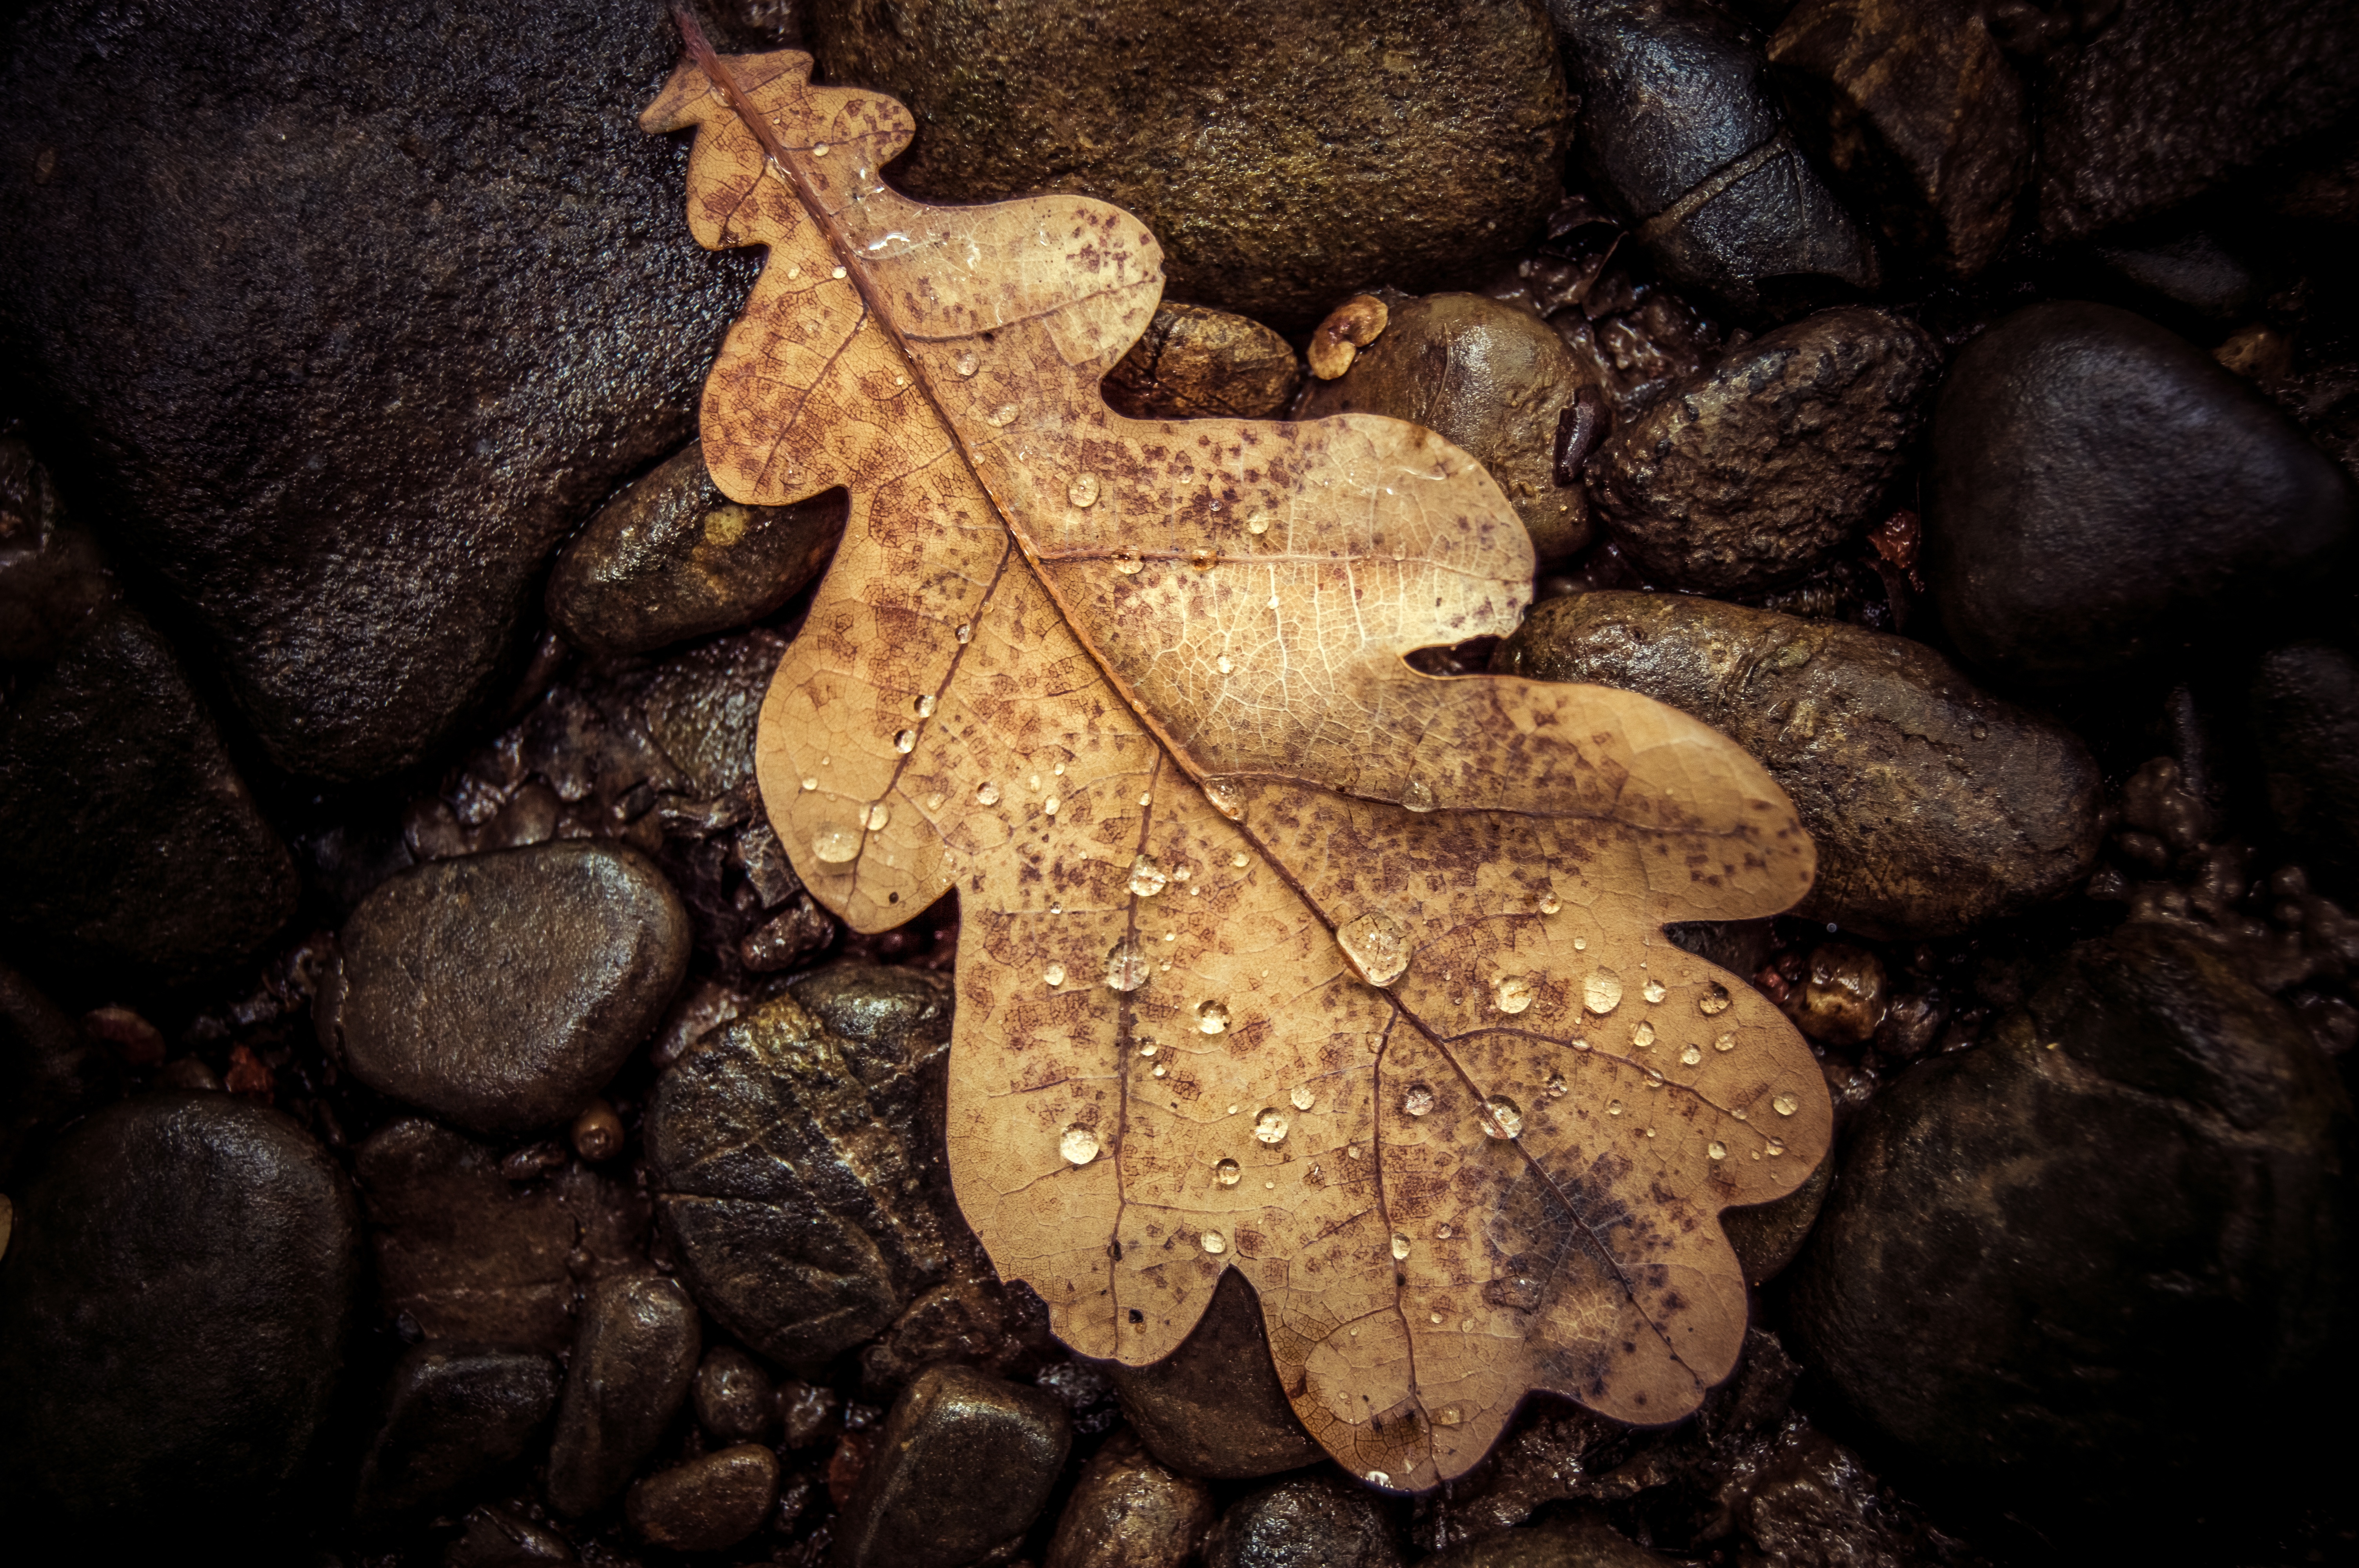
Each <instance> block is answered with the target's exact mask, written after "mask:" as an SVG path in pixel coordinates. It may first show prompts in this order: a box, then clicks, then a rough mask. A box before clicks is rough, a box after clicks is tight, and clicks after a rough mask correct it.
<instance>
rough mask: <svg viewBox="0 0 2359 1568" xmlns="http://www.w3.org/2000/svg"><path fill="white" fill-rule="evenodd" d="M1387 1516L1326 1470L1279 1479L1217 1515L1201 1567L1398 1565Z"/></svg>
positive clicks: (1365, 1494) (1371, 1497)
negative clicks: (1283, 1479)
mask: <svg viewBox="0 0 2359 1568" xmlns="http://www.w3.org/2000/svg"><path fill="white" fill-rule="evenodd" d="M1400 1563H1401V1549H1400V1543H1399V1541H1397V1539H1396V1535H1395V1531H1394V1529H1393V1523H1392V1520H1391V1519H1387V1518H1386V1515H1385V1510H1384V1509H1383V1508H1382V1506H1380V1505H1379V1504H1378V1503H1377V1501H1376V1498H1375V1494H1374V1493H1372V1492H1370V1491H1368V1490H1367V1489H1366V1488H1365V1487H1355V1486H1352V1485H1349V1484H1347V1483H1345V1482H1343V1481H1339V1480H1335V1479H1332V1478H1330V1477H1327V1476H1305V1477H1303V1478H1301V1479H1299V1480H1290V1481H1280V1482H1279V1483H1278V1484H1277V1485H1276V1486H1274V1487H1265V1488H1263V1489H1262V1490H1260V1491H1258V1492H1256V1493H1254V1494H1253V1495H1252V1496H1250V1497H1247V1498H1244V1499H1242V1500H1240V1501H1238V1502H1235V1503H1232V1504H1231V1505H1230V1506H1229V1509H1228V1510H1227V1511H1226V1512H1225V1513H1223V1514H1222V1515H1221V1521H1220V1523H1219V1524H1217V1525H1215V1526H1214V1527H1213V1529H1212V1536H1211V1538H1210V1539H1209V1540H1207V1541H1205V1543H1204V1568H1399V1565H1400Z"/></svg>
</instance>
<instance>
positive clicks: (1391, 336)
mask: <svg viewBox="0 0 2359 1568" xmlns="http://www.w3.org/2000/svg"><path fill="white" fill-rule="evenodd" d="M1602 379H1603V378H1602V377H1601V376H1598V375H1596V374H1595V373H1584V372H1583V367H1582V364H1581V362H1579V361H1578V360H1576V359H1575V358H1574V357H1573V355H1572V353H1571V351H1570V350H1569V349H1567V348H1566V347H1565V344H1564V341H1563V340H1562V339H1561V338H1560V337H1559V336H1558V335H1557V334H1556V333H1555V332H1553V331H1550V330H1549V328H1548V325H1547V324H1546V323H1545V322H1543V321H1539V320H1535V319H1533V317H1532V316H1531V314H1530V313H1529V312H1528V311H1525V310H1518V309H1517V308H1514V307H1512V306H1508V305H1503V304H1500V303H1498V302H1496V301H1495V300H1491V299H1486V298H1484V297H1482V296H1481V295H1478V294H1437V295H1434V296H1432V297H1429V298H1425V299H1416V300H1410V301H1408V302H1406V303H1404V304H1402V305H1400V306H1398V307H1397V308H1393V309H1392V310H1390V311H1389V312H1388V319H1387V320H1386V325H1385V329H1384V331H1383V333H1382V334H1381V335H1380V336H1378V337H1377V338H1376V340H1375V341H1374V342H1372V343H1370V344H1369V345H1368V346H1367V347H1365V348H1364V349H1361V350H1359V351H1358V352H1357V353H1356V354H1355V355H1354V357H1353V360H1352V362H1351V368H1350V369H1349V370H1347V371H1345V372H1344V373H1343V375H1342V377H1340V378H1339V379H1336V380H1333V381H1325V382H1320V383H1318V384H1314V385H1313V386H1312V387H1311V389H1310V395H1309V396H1308V397H1306V398H1304V399H1303V403H1302V407H1301V410H1300V415H1301V417H1303V418H1305V419H1317V418H1321V417H1324V416H1327V415H1330V414H1353V413H1358V414H1384V415H1389V416H1392V417H1393V418H1396V419H1406V420H1408V421H1409V423H1411V424H1413V425H1423V426H1425V427H1427V428H1429V429H1432V430H1438V431H1440V433H1441V434H1442V435H1444V436H1446V437H1448V438H1450V439H1451V441H1452V442H1454V443H1456V444H1457V445H1458V446H1460V447H1462V448H1463V449H1465V450H1466V451H1467V452H1468V453H1469V454H1471V455H1472V456H1473V458H1474V459H1475V460H1477V461H1479V462H1480V463H1482V465H1483V466H1484V468H1485V469H1487V470H1490V474H1491V477H1492V478H1493V479H1495V480H1496V481H1498V482H1499V488H1500V489H1501V490H1503V491H1505V492H1506V495H1507V500H1508V501H1509V503H1512V504H1513V505H1514V507H1515V509H1516V515H1517V516H1518V517H1521V518H1522V519H1523V520H1524V527H1525V528H1526V529H1527V531H1528V532H1529V533H1530V534H1531V536H1532V549H1533V552H1534V553H1535V554H1536V555H1538V556H1539V557H1542V558H1543V559H1547V558H1549V557H1558V556H1565V555H1570V554H1571V552H1573V551H1575V550H1577V549H1579V548H1581V546H1583V545H1586V544H1587V543H1589V536H1590V532H1591V529H1590V523H1589V517H1588V509H1587V507H1586V506H1585V505H1584V504H1583V498H1582V492H1581V491H1580V488H1579V487H1578V486H1577V485H1574V484H1571V483H1568V482H1564V481H1560V479H1559V477H1558V474H1557V459H1556V454H1557V449H1558V442H1557V431H1558V427H1559V426H1560V425H1561V424H1562V423H1564V421H1565V420H1566V418H1567V417H1568V416H1571V417H1576V418H1577V417H1579V414H1578V411H1577V410H1576V408H1575V403H1576V399H1577V398H1579V397H1581V396H1583V395H1586V396H1587V397H1588V398H1589V399H1590V401H1591V403H1592V404H1593V406H1595V405H1599V404H1602V398H1601V397H1600V395H1599V393H1598V387H1597V383H1598V382H1599V381H1601V380H1602Z"/></svg>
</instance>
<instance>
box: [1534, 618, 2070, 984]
mask: <svg viewBox="0 0 2359 1568" xmlns="http://www.w3.org/2000/svg"><path fill="white" fill-rule="evenodd" d="M1492 667H1493V668H1494V669H1496V670H1499V671H1502V672H1504V673H1506V674H1510V675H1522V676H1530V677H1532V678H1534V679H1537V680H1570V681H1593V682H1596V683H1598V684H1599V685H1602V686H1613V687H1622V688H1623V689H1625V690H1627V691H1636V692H1643V693H1645V694H1646V695H1647V696H1648V697H1653V698H1655V699H1656V700H1657V701H1658V702H1667V703H1669V704H1670V705H1671V706H1672V707H1673V708H1678V709H1680V711H1681V712H1683V713H1689V714H1692V715H1693V716H1694V717H1696V718H1698V719H1702V720H1703V721H1704V722H1705V723H1707V724H1710V725H1712V726H1713V727H1714V728H1716V729H1719V730H1723V731H1725V732H1726V733H1727V734H1728V735H1729V736H1730V737H1731V738H1733V739H1734V741H1736V742H1737V743H1738V744H1739V745H1741V746H1743V747H1744V748H1745V750H1746V751H1748V752H1752V753H1753V755H1754V756H1755V757H1756V758H1757V759H1758V760H1759V761H1760V762H1761V763H1762V765H1763V766H1764V767H1766V768H1767V769H1768V770H1769V774H1770V776H1771V777H1772V778H1774V779H1776V780H1777V784H1778V786H1779V787H1780V788H1782V789H1784V790H1785V792H1786V793H1787V795H1789V796H1790V797H1792V799H1793V802H1794V807H1795V810H1796V811H1797V812H1798V813H1799V814H1800V816H1801V819H1802V824H1803V826H1804V827H1808V828H1809V829H1810V836H1811V838H1813V839H1814V840H1815V841H1816V843H1817V845H1818V853H1819V868H1818V880H1817V881H1815V882H1813V883H1812V884H1811V887H1810V893H1809V895H1808V896H1807V897H1806V898H1805V899H1804V900H1803V902H1802V903H1801V904H1800V905H1799V906H1798V911H1799V913H1800V914H1805V915H1807V916H1809V917H1810V918H1812V919H1816V920H1836V921H1841V922H1842V923H1843V925H1846V926H1848V927H1850V928H1852V929H1854V930H1857V931H1860V932H1863V933H1864V934H1866V935H1891V936H1930V935H1952V934H1955V933H1958V932H1962V931H1964V930H1966V929H1968V928H1969V927H1971V926H1973V925H1976V924H1978V923H1979V922H1982V921H1984V920H1989V919H1992V918H1994V917H1995V916H1999V915H2004V914H2018V913H2021V912H2022V911H2024V910H2027V909H2030V908H2033V907H2035V906H2037V905H2038V904H2040V903H2045V902H2047V901H2048V900H2049V899H2053V898H2056V897H2058V896H2060V894H2062V893H2063V892H2065V891H2066V890H2067V889H2068V888H2070V887H2071V886H2072V885H2073V884H2074V883H2075V882H2077V881H2079V880H2080V879H2081V878H2082V877H2085V876H2086V875H2088V873H2089V871H2090V868H2091V867H2092V865H2093V863H2094V862H2095V860H2096V854H2097V841H2098V834H2097V812H2098V808H2099V807H2100V806H2102V805H2103V804H2104V792H2103V783H2104V781H2103V779H2102V778H2101V776H2100V775H2099V773H2098V772H2097V764H2096V762H2095V759H2093V757H2091V756H2090V755H2089V751H2088V748H2087V747H2085V746H2084V745H2082V743H2081V741H2080V739H2079V738H2078V737H2077V736H2075V735H2073V734H2072V732H2071V730H2066V729H2064V728H2063V727H2062V726H2060V725H2059V724H2056V723H2054V722H2052V721H2050V720H2048V719H2040V718H2038V717H2037V716H2035V715H2033V714H2030V713H2027V712H2026V711H2024V710H2023V709H2022V708H2017V707H2016V706H2015V705H2014V704H2012V703H2008V702H2002V701H2000V700H1999V699H1997V698H1996V697H1990V696H1988V695H1986V694H1984V692H1982V691H1980V690H1977V689H1976V688H1975V687H1974V686H1973V684H1972V683H1971V682H1969V681H1968V680H1967V679H1966V678H1965V676H1962V675H1961V674H1960V673H1959V672H1958V670H1957V668H1956V667H1955V666H1954V665H1951V663H1950V662H1949V661H1948V660H1946V659H1944V658H1942V657H1941V656H1940V654H1936V653H1935V652H1933V650H1931V649H1930V648H1928V647H1926V646H1925V645H1924V644H1923V643H1915V642H1910V641H1908V639H1906V638H1901V637H1892V636H1886V634H1884V633H1880V632H1869V631H1864V630H1862V629H1861V628H1858V627H1855V626H1846V625H1843V624H1841V623H1840V622H1819V621H1804V620H1801V619H1800V618H1799V617H1797V616H1791V615H1780V614H1777V613H1776V612H1775V611H1767V610H1747V609H1745V608H1743V607H1741V606H1738V605H1734V604H1723V603H1719V602H1717V601H1715V600H1707V599H1691V598H1688V597H1686V596H1684V595H1678V594H1650V593H1619V592H1614V593H1583V594H1575V595H1571V596H1570V597H1567V598H1563V599H1552V600H1548V601H1546V602H1544V603H1542V604H1540V605H1539V606H1538V607H1537V608H1535V609H1534V610H1533V611H1532V612H1531V615H1530V616H1529V617H1528V618H1527V620H1526V621H1525V622H1524V624H1523V625H1522V626H1521V627H1520V628H1518V629H1517V632H1516V634H1515V635H1514V636H1512V637H1510V638H1508V639H1507V641H1506V642H1505V643H1502V644H1500V647H1499V650H1498V652H1497V654H1495V655H1494V657H1493V660H1492ZM1746 972H1749V971H1746Z"/></svg>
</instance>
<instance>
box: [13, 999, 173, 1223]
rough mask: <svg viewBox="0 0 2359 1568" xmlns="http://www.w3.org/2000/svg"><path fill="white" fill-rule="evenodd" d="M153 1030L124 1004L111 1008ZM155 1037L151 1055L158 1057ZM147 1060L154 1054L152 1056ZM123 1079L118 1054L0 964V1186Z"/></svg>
mask: <svg viewBox="0 0 2359 1568" xmlns="http://www.w3.org/2000/svg"><path fill="white" fill-rule="evenodd" d="M110 1011H118V1012H121V1013H123V1014H124V1016H125V1018H127V1019H130V1020H132V1021H134V1022H137V1023H138V1024H139V1026H140V1028H142V1029H143V1030H146V1031H147V1033H150V1034H153V1033H155V1028H154V1026H153V1025H152V1024H149V1023H148V1022H147V1021H146V1020H144V1019H140V1018H139V1017H138V1016H137V1015H136V1013H131V1012H130V1011H128V1010H127V1009H114V1010H110ZM163 1048H164V1043H163V1039H162V1037H161V1036H158V1037H157V1039H156V1041H155V1052H156V1054H157V1055H158V1056H160V1055H161V1054H163ZM151 1060H152V1058H151ZM122 1084H123V1057H122V1056H121V1055H120V1054H118V1052H117V1049H116V1048H115V1047H114V1046H113V1045H112V1044H111V1043H109V1042H107V1041H105V1040H103V1039H99V1038H92V1037H90V1036H89V1035H88V1033H86V1032H85V1031H84V1030H83V1029H79V1028H77V1027H75V1024H74V1021H73V1020H72V1019H71V1018H70V1017H68V1016H67V1015H66V1013H65V1012H64V1011H63V1010H62V1009H60V1007H59V1006H58V1005H57V1004H56V1003H55V1002H53V1001H51V1000H49V998H48V997H46V996H44V995H42V994H41V992H40V990H39V989H38V988H37V987H36V986H35V985H34V984H33V983H32V981H30V980H28V979H26V978H25V977H24V976H23V975H20V974H18V973H17V972H16V970H14V969H12V968H8V966H7V965H5V964H0V1184H5V1183H7V1182H9V1181H10V1180H11V1179H12V1178H13V1177H14V1175H15V1174H16V1172H17V1170H18V1169H19V1168H20V1166H21V1167H23V1168H25V1169H27V1170H29V1169H31V1168H32V1163H33V1162H34V1161H36V1160H38V1157H39V1155H40V1153H41V1152H42V1150H43V1149H44V1148H45V1147H46V1146H47V1145H48V1143H49V1140H50V1139H51V1138H52V1137H54V1136H55V1135H56V1133H57V1132H58V1131H59V1130H60V1129H62V1128H63V1127H64V1126H65V1125H66V1123H67V1122H69V1121H71V1119H73V1118H74V1117H76V1116H79V1115H81V1114H82V1113H83V1112H85V1111H89V1110H95V1109H96V1108H98V1107H100V1106H102V1105H104V1104H105V1103H107V1102H108V1101H110V1100H112V1099H114V1098H115V1097H116V1095H117V1094H119V1093H120V1092H121V1088H122Z"/></svg>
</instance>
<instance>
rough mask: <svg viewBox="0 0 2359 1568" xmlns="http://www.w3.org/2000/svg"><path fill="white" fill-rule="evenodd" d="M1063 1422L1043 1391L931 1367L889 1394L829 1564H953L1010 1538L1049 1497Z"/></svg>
mask: <svg viewBox="0 0 2359 1568" xmlns="http://www.w3.org/2000/svg"><path fill="white" fill-rule="evenodd" d="M1072 1442H1073V1427H1072V1421H1071V1417H1069V1416H1068V1415H1067V1414H1066V1413H1065V1407H1064V1405H1063V1404H1062V1403H1060V1401H1059V1400H1057V1399H1056V1397H1055V1396H1054V1395H1051V1394H1048V1393H1044V1392H1042V1391H1041V1390H1038V1389H1027V1388H1024V1387H1021V1386H1020V1385H1018V1384H1015V1383H1010V1382H1006V1381H1004V1380H1003V1379H998V1378H994V1377H991V1376H989V1375H988V1374H986V1373H983V1372H978V1371H975V1370H973V1368H967V1367H937V1368H933V1369H931V1370H930V1371H928V1372H926V1373H924V1374H923V1375H922V1376H920V1377H919V1378H918V1379H917V1380H916V1381H914V1382H912V1383H911V1384H910V1385H909V1386H908V1388H907V1389H905V1390H902V1392H901V1397H900V1398H899V1399H897V1400H894V1401H893V1410H892V1413H891V1414H890V1415H888V1416H887V1417H886V1421H885V1429H884V1431H883V1432H882V1433H879V1434H878V1442H877V1444H876V1447H875V1454H874V1457H873V1458H872V1459H871V1460H870V1462H869V1464H868V1465H867V1466H866V1468H865V1470H864V1474H863V1475H862V1476H861V1478H860V1482H859V1485H858V1487H857V1488H856V1489H855V1490H854V1491H853V1494H852V1496H851V1498H849V1499H848V1500H847V1501H846V1502H845V1504H844V1506H843V1517H842V1519H841V1520H840V1521H839V1523H838V1526H837V1532H838V1533H837V1535H836V1538H835V1555H834V1557H833V1559H832V1561H833V1563H834V1565H835V1568H963V1565H964V1564H967V1563H973V1562H974V1561H975V1560H976V1559H977V1558H979V1557H982V1556H984V1554H985V1553H987V1552H993V1551H995V1550H996V1549H999V1548H1002V1547H1006V1548H1012V1547H1013V1546H1014V1545H1015V1542H1016V1538H1017V1537H1020V1536H1021V1535H1022V1534H1023V1533H1024V1532H1025V1530H1027V1529H1028V1528H1029V1527H1030V1526H1031V1523H1032V1521H1033V1519H1035V1518H1037V1517H1038V1514H1039V1512H1040V1509H1041V1507H1042V1506H1043V1505H1044V1504H1046V1503H1047V1502H1048V1500H1049V1489H1050V1488H1051V1487H1054V1486H1055V1485H1056V1481H1057V1475H1058V1472H1059V1471H1060V1470H1061V1469H1063V1468H1064V1464H1065V1454H1066V1453H1067V1451H1068V1450H1070V1449H1071V1446H1072Z"/></svg>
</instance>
